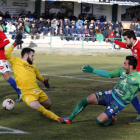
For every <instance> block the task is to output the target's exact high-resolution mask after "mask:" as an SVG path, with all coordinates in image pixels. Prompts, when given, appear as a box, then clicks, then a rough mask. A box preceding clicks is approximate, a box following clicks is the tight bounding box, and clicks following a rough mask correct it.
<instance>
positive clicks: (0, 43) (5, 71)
mask: <svg viewBox="0 0 140 140" xmlns="http://www.w3.org/2000/svg"><path fill="white" fill-rule="evenodd" d="M9 43H10V42H9V40H8V38H7V37H6V35H5V34H4V33H3V32H2V31H0V73H2V75H3V77H4V79H5V80H6V81H7V82H8V83H9V84H10V85H11V86H12V87H13V88H14V89H15V90H16V92H17V93H18V99H17V100H16V101H21V99H20V95H21V91H20V89H19V88H17V84H16V82H15V80H14V79H13V78H12V77H10V75H9V71H11V69H10V67H9V65H8V63H7V58H6V57H5V55H4V52H5V46H6V45H7V44H9Z"/></svg>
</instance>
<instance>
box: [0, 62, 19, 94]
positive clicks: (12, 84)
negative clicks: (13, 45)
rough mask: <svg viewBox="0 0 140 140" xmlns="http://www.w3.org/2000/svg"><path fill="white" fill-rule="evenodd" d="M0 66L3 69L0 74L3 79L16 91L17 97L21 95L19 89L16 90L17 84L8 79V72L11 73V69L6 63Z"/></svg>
mask: <svg viewBox="0 0 140 140" xmlns="http://www.w3.org/2000/svg"><path fill="white" fill-rule="evenodd" d="M5 61H6V60H5ZM1 65H2V66H3V69H2V71H1V72H2V75H3V77H4V79H5V80H6V81H7V82H8V83H9V84H10V85H11V86H12V87H13V88H14V89H15V90H16V92H17V93H18V95H21V91H20V89H19V88H17V84H16V82H15V80H14V79H13V78H12V77H10V75H9V71H11V69H10V68H9V66H8V63H7V62H1Z"/></svg>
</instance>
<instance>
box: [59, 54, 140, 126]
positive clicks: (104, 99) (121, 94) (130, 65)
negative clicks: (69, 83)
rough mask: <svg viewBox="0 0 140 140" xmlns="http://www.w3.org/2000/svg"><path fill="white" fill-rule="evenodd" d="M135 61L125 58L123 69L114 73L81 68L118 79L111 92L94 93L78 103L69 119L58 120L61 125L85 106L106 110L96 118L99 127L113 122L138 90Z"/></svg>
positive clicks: (139, 84)
mask: <svg viewBox="0 0 140 140" xmlns="http://www.w3.org/2000/svg"><path fill="white" fill-rule="evenodd" d="M136 66H137V60H136V58H135V57H134V56H127V57H126V60H125V62H124V64H123V68H119V69H117V70H114V71H104V70H97V69H94V68H92V67H90V66H89V65H87V66H84V67H83V72H89V73H94V74H97V75H100V76H103V77H120V80H119V82H118V83H117V85H116V86H115V87H114V88H113V89H112V90H106V91H101V92H96V93H93V94H91V95H89V96H88V97H85V98H84V99H83V100H82V101H81V102H79V103H78V104H77V105H76V106H75V108H74V110H73V111H72V113H71V114H70V116H69V117H67V118H58V120H59V122H61V123H68V124H70V123H71V122H72V120H73V119H74V117H76V116H77V115H78V114H79V113H80V112H81V111H83V110H84V109H85V107H86V106H87V105H105V106H106V110H105V111H104V112H103V113H102V114H100V115H99V116H98V117H97V118H96V123H97V124H99V125H109V124H112V123H113V122H114V121H115V116H116V115H117V114H118V113H119V112H120V111H121V110H122V109H123V108H124V107H126V106H127V104H129V103H131V102H132V101H133V99H134V98H135V97H136V96H137V93H138V89H139V88H140V74H139V73H138V72H137V71H136V70H135V69H136Z"/></svg>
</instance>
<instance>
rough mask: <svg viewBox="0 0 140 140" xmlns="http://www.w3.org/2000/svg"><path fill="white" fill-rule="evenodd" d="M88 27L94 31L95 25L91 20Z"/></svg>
mask: <svg viewBox="0 0 140 140" xmlns="http://www.w3.org/2000/svg"><path fill="white" fill-rule="evenodd" d="M89 26H92V28H93V29H95V26H96V23H95V21H94V20H93V19H92V20H91V21H90V22H89Z"/></svg>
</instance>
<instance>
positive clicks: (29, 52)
mask: <svg viewBox="0 0 140 140" xmlns="http://www.w3.org/2000/svg"><path fill="white" fill-rule="evenodd" d="M34 52H35V50H33V49H31V48H24V49H23V50H22V51H21V56H22V58H24V59H25V60H26V61H27V62H28V63H29V64H32V63H33V60H34Z"/></svg>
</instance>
